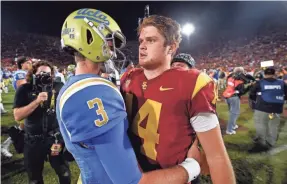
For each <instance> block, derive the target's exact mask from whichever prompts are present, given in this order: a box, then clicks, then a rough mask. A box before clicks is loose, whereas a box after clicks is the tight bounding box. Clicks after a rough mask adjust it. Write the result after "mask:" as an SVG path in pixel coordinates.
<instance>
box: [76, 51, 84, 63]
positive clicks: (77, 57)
mask: <svg viewBox="0 0 287 184" xmlns="http://www.w3.org/2000/svg"><path fill="white" fill-rule="evenodd" d="M74 56H75V60H76V62H79V61H84V60H85V59H86V57H85V56H84V55H83V54H81V53H80V52H74Z"/></svg>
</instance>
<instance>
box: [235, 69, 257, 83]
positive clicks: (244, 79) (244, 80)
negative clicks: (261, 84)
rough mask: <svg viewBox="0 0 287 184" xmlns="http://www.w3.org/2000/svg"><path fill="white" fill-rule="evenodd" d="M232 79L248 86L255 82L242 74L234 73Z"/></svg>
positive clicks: (252, 78) (249, 76)
mask: <svg viewBox="0 0 287 184" xmlns="http://www.w3.org/2000/svg"><path fill="white" fill-rule="evenodd" d="M233 78H234V79H236V80H241V81H243V82H244V84H249V83H251V82H255V78H254V77H253V76H251V75H249V74H244V73H242V72H236V73H234V75H233Z"/></svg>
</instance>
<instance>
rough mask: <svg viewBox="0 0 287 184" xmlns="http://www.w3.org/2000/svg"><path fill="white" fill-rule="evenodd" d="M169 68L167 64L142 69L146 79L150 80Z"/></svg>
mask: <svg viewBox="0 0 287 184" xmlns="http://www.w3.org/2000/svg"><path fill="white" fill-rule="evenodd" d="M169 69H170V66H169V65H162V66H159V67H157V68H155V69H144V74H145V77H146V78H147V79H148V80H151V79H154V78H156V77H158V76H160V75H161V74H162V73H163V72H165V71H166V70H169Z"/></svg>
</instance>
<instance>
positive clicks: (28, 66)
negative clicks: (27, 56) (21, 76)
mask: <svg viewBox="0 0 287 184" xmlns="http://www.w3.org/2000/svg"><path fill="white" fill-rule="evenodd" d="M22 68H23V70H30V69H31V68H32V61H30V60H29V61H26V62H25V63H23V65H22Z"/></svg>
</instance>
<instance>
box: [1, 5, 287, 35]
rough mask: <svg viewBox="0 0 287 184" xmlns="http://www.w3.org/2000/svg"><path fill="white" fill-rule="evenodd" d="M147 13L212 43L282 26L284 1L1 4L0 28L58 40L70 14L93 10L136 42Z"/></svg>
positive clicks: (285, 14) (286, 16)
mask: <svg viewBox="0 0 287 184" xmlns="http://www.w3.org/2000/svg"><path fill="white" fill-rule="evenodd" d="M147 4H149V5H150V14H160V15H165V16H169V17H172V18H174V19H175V20H177V21H178V22H179V23H180V24H181V25H183V24H184V23H185V22H187V21H189V22H191V23H193V24H194V25H195V28H196V32H195V33H194V34H193V35H192V36H191V37H193V39H192V40H195V41H205V40H216V39H217V38H218V37H220V36H224V37H234V38H235V37H237V36H242V35H243V36H248V35H253V34H255V33H256V32H257V31H258V30H260V29H261V26H262V25H263V24H265V23H266V22H268V23H269V22H271V23H273V24H277V23H278V22H279V23H281V24H282V20H283V23H284V19H285V20H286V21H285V24H286V22H287V2H258V1H256V2H236V1H232V2H206V1H204V2H186V1H183V2H164V1H160V2H153V1H149V2H139V1H134V2H128V1H125V2H112V1H106V2H97V1H95V2H92V1H87V2H76V1H72V2H68V1H63V2H55V1H52V2H51V1H50V2H49V1H48V2H35V1H31V2H12V1H11V2H3V1H2V2H1V15H2V16H1V24H2V25H1V29H2V32H6V31H14V30H17V31H23V32H30V33H40V34H45V35H50V36H57V37H60V32H61V27H62V23H63V22H64V20H65V18H66V17H67V16H68V15H69V14H70V13H71V12H73V11H75V10H77V9H80V8H94V9H98V10H101V11H103V12H105V13H107V14H109V15H110V16H112V17H113V18H114V19H115V20H116V21H117V22H118V24H119V25H120V27H121V29H122V31H123V33H124V34H125V35H126V37H127V38H128V40H136V39H137V36H136V28H137V22H138V18H139V17H143V15H144V7H145V5H147Z"/></svg>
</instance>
